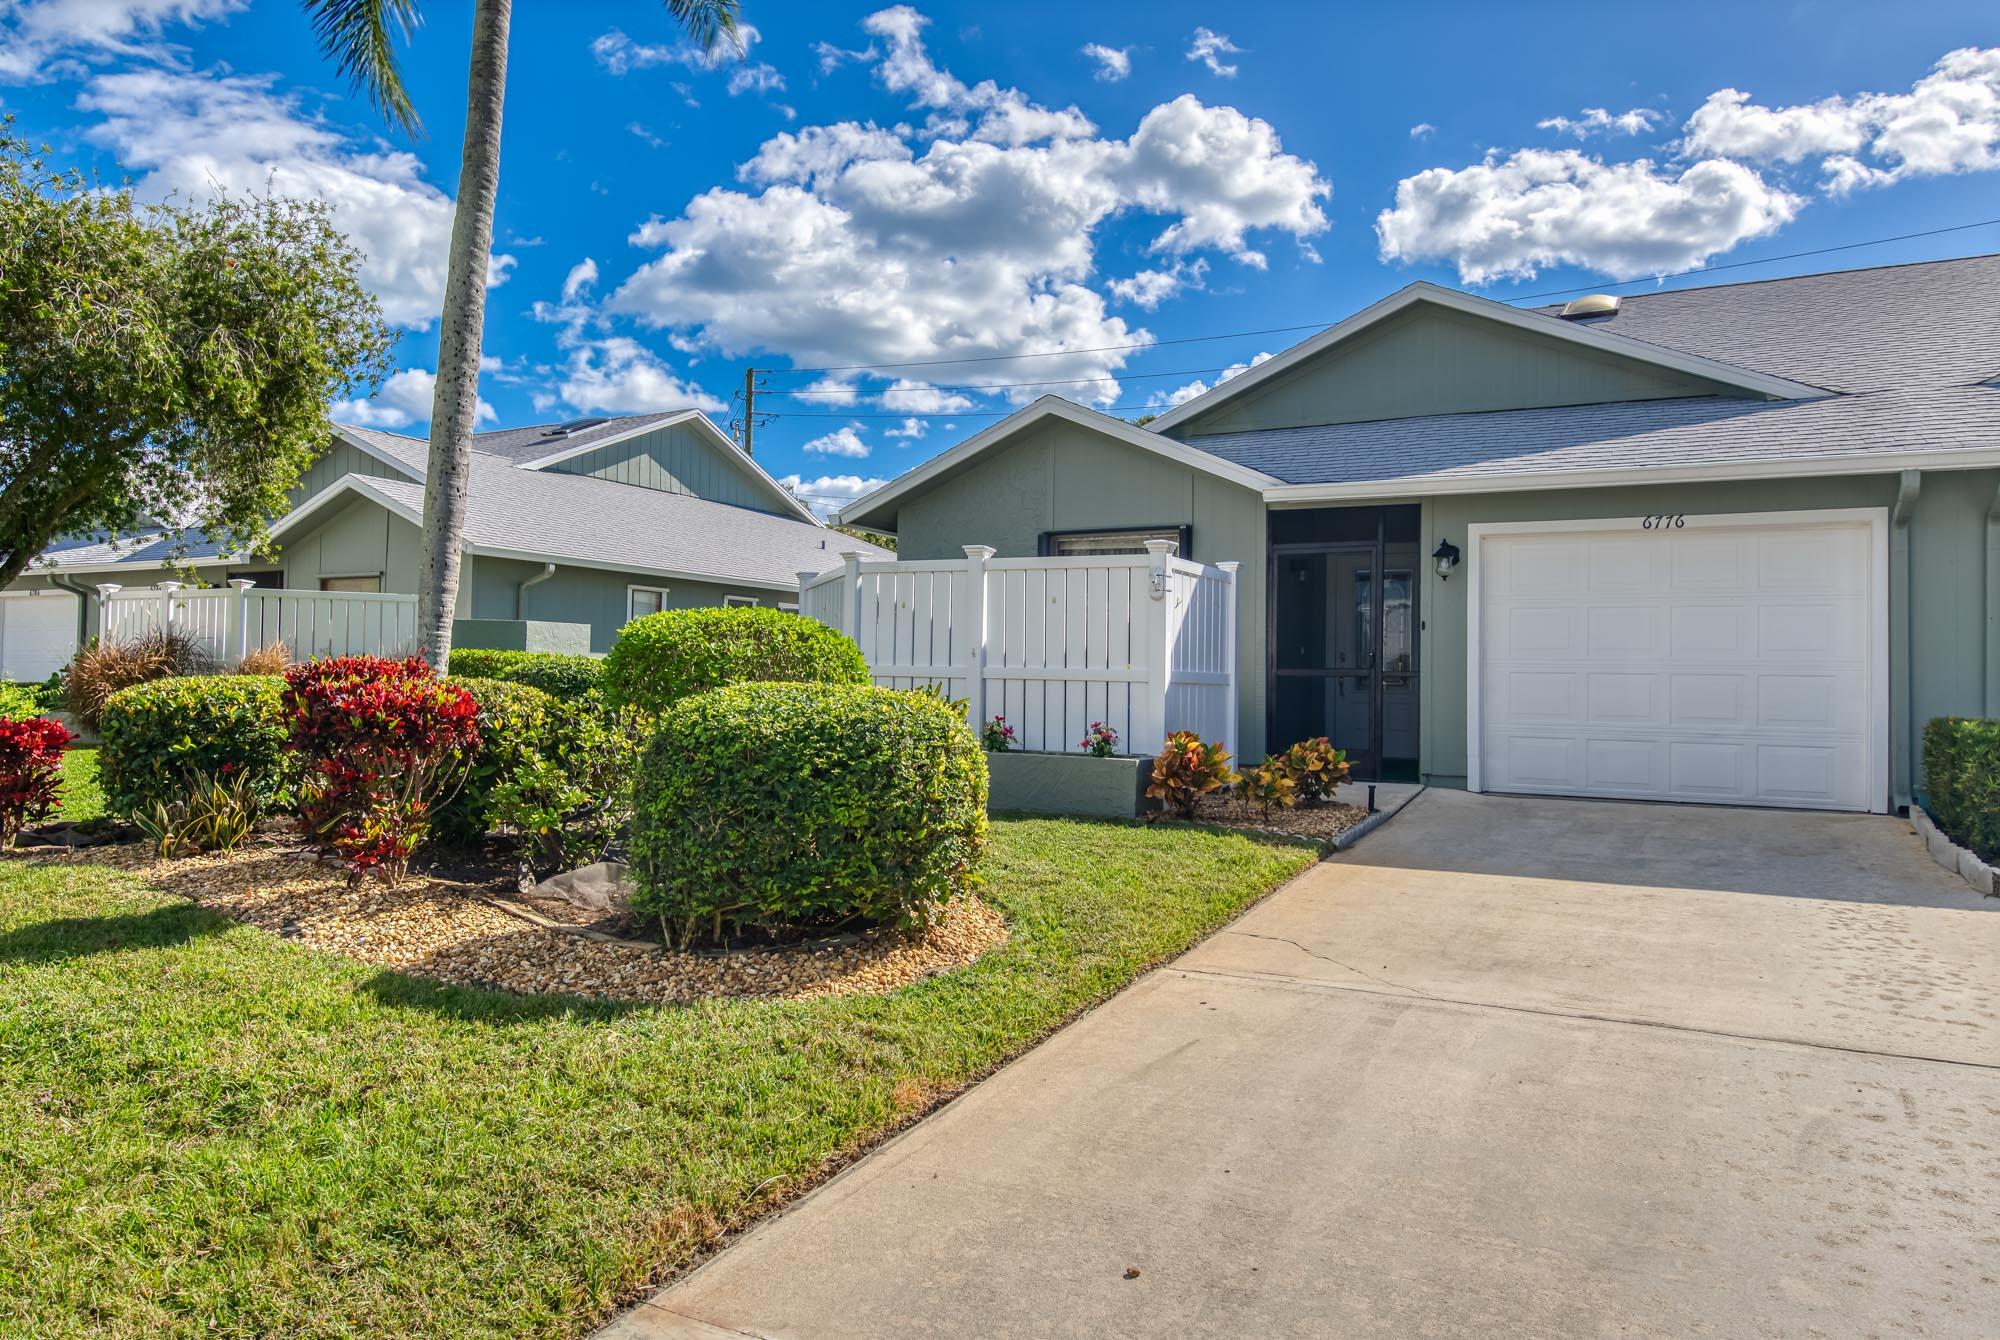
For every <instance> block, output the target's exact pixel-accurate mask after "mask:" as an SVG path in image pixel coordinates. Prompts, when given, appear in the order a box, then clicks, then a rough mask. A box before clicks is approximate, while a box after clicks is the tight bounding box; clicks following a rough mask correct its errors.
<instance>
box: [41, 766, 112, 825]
mask: <svg viewBox="0 0 2000 1340" xmlns="http://www.w3.org/2000/svg"><path fill="white" fill-rule="evenodd" d="M103 813H104V789H103V788H102V787H100V786H98V784H97V751H96V750H95V749H71V750H68V751H67V752H65V753H64V754H63V761H62V787H61V789H60V790H58V791H57V792H56V810H55V813H54V814H52V815H50V816H49V817H50V818H51V819H74V820H76V821H77V822H78V823H82V822H83V821H84V820H85V819H95V818H97V817H98V816H99V815H101V814H103Z"/></svg>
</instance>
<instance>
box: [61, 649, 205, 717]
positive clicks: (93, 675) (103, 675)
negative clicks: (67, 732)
mask: <svg viewBox="0 0 2000 1340" xmlns="http://www.w3.org/2000/svg"><path fill="white" fill-rule="evenodd" d="M213 669H215V660H214V658H213V657H211V656H210V655H209V654H208V649H207V648H206V647H204V646H203V645H202V644H201V642H200V641H199V640H197V639H196V638H195V637H194V636H193V635H192V634H190V633H184V632H181V631H179V630H178V629H168V630H166V631H154V632H150V633H144V634H141V635H140V636H138V637H136V638H132V639H130V640H129V641H124V642H105V641H103V640H101V639H100V640H98V641H95V642H92V643H91V644H90V645H89V646H87V647H85V648H84V649H83V650H82V651H79V652H78V653H77V654H76V656H75V658H74V659H73V660H71V661H70V663H69V675H68V684H69V710H70V711H72V712H74V713H75V714H76V719H77V720H78V721H81V722H82V723H83V724H84V725H85V726H87V727H89V728H90V729H91V730H96V729H97V727H98V724H99V722H98V718H99V716H100V715H101V714H102V713H103V711H104V707H105V704H107V703H109V702H110V701H111V696H112V695H113V694H115V693H117V692H118V691H119V690H120V689H128V688H131V687H132V686H133V685H134V684H145V683H149V682H151V681H152V680H156V679H177V678H180V677H182V676H186V675H205V674H207V673H209V672H210V671H211V670H213Z"/></svg>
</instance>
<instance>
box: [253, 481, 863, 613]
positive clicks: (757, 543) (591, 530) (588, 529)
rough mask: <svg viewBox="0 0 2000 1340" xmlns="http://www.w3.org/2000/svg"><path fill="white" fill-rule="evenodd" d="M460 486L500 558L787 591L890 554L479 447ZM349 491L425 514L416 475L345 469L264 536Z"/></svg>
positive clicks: (478, 542) (469, 515)
mask: <svg viewBox="0 0 2000 1340" xmlns="http://www.w3.org/2000/svg"><path fill="white" fill-rule="evenodd" d="M466 494H467V499H466V500H467V508H466V526H465V546H466V548H467V549H468V550H470V551H471V552H473V553H475V554H485V555H490V556H493V557H499V558H522V559H528V560H530V561H533V562H547V563H561V564H564V565H566V566H573V567H587V568H601V569H607V570H610V571H615V572H631V573H638V574H646V575H656V576H662V577H668V578H683V579H689V580H699V581H713V582H719V583H723V584H725V585H729V584H735V585H750V586H762V587H767V588H771V589H796V588H797V586H798V575H799V573H800V572H802V571H806V570H811V571H813V572H825V571H827V570H829V569H831V568H835V567H838V566H839V565H840V555H841V553H842V552H843V551H846V550H854V551H858V552H860V553H862V554H864V555H866V556H867V557H870V558H878V557H885V556H887V554H888V551H887V550H883V549H878V548H877V547H876V546H874V545H870V544H864V543H862V542H861V541H858V540H854V539H851V538H849V537H848V536H845V535H842V534H841V533H839V532H838V531H832V530H828V529H827V528H826V527H824V526H820V525H817V524H815V523H813V522H809V521H799V520H794V519H792V518H790V517H783V516H777V515H774V514H772V513H769V512H758V511H753V510H751V509H750V508H747V507H736V506H732V505H731V504H729V503H720V502H711V501H709V500H707V499H705V498H694V497H690V496H688V495H686V494H682V493H666V492H662V491H660V490H658V489H647V488H638V487H635V486H634V485H630V484H619V483H614V482H612V481H609V480H603V479H595V478H592V477H590V476H588V475H569V474H551V473H546V472H543V471H539V470H524V469H521V468H519V467H517V466H513V465H509V464H508V463H507V462H506V461H505V460H504V459H502V458H500V457H497V456H491V455H487V454H484V453H474V456H473V460H472V472H471V476H470V478H469V479H468V480H467V484H466ZM348 495H358V496H361V497H364V498H368V499H370V500H372V501H374V502H376V503H379V504H380V505H382V506H383V507H386V508H388V509H389V510H390V511H392V512H394V513H396V514H397V515H399V516H401V517H402V518H403V519H404V520H406V521H409V522H410V523H412V524H413V525H414V524H421V522H422V518H423V508H424V487H423V485H421V484H416V483H411V482H409V481H406V480H399V479H374V478H369V477H366V476H362V475H346V476H343V477H342V478H341V479H340V481H339V482H337V483H336V484H334V485H333V486H331V487H330V488H327V489H326V490H324V491H322V492H321V493H319V494H317V495H315V496H314V497H313V498H312V499H310V500H309V501H308V502H306V503H305V504H304V505H303V506H301V507H300V508H299V509H298V510H296V511H294V512H293V513H291V514H290V515H289V516H287V517H285V518H284V519H283V520H282V521H280V522H278V524H277V525H276V526H274V527H273V528H272V535H273V536H274V537H278V538H282V537H283V536H284V535H285V534H287V533H290V532H292V531H296V530H298V529H300V528H302V527H304V526H306V525H307V524H309V523H310V521H311V519H312V518H313V517H314V516H316V515H317V514H318V513H319V512H320V510H321V509H322V508H324V507H325V506H327V505H328V504H330V503H331V502H332V501H333V500H334V499H335V498H337V497H345V496H348Z"/></svg>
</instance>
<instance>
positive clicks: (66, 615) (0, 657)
mask: <svg viewBox="0 0 2000 1340" xmlns="http://www.w3.org/2000/svg"><path fill="white" fill-rule="evenodd" d="M74 655H76V597H75V596H73V595H71V594H69V593H68V592H67V591H57V592H48V593H36V594H33V595H29V594H26V593H19V594H0V679H4V680H18V681H24V682H25V681H33V680H39V679H47V678H48V677H49V676H50V675H52V674H54V673H55V672H56V671H57V670H60V669H62V667H64V666H65V665H68V664H69V660H70V657H72V656H74Z"/></svg>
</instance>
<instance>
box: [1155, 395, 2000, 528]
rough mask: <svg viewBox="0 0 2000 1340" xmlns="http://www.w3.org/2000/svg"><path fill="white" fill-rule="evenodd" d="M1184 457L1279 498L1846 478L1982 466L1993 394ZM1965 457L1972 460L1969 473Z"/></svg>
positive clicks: (1993, 420)
mask: <svg viewBox="0 0 2000 1340" xmlns="http://www.w3.org/2000/svg"><path fill="white" fill-rule="evenodd" d="M1187 441H1188V445H1189V446H1191V447H1196V448H1199V449H1200V450H1202V451H1207V452H1212V453H1213V454H1215V455H1217V456H1220V457H1221V458H1222V459H1224V460H1227V461H1233V462H1235V463H1236V464H1238V465H1245V466H1249V467H1250V468H1252V469H1255V470H1262V471H1264V472H1266V473H1268V474H1272V475H1276V476H1278V477H1279V478H1281V479H1283V480H1284V481H1285V484H1286V485H1287V486H1290V487H1289V488H1278V489H1267V490H1265V496H1266V497H1268V498H1272V499H1274V500H1279V499H1284V498H1287V497H1309V496H1318V495H1324V494H1328V493H1330V492H1332V491H1334V490H1337V491H1338V493H1339V495H1340V496H1352V497H1361V496H1367V495H1368V494H1370V493H1379V494H1382V495H1385V496H1386V495H1389V494H1409V493H1446V492H1473V491H1479V490H1485V489H1492V488H1496V487H1507V488H1524V487H1555V486H1569V487H1575V486H1580V485H1588V484H1596V483H1612V482H1626V481H1623V480H1619V479H1615V478H1613V477H1614V476H1617V475H1621V474H1627V473H1637V474H1640V475H1643V476H1644V477H1646V478H1648V479H1660V480H1666V479H1669V478H1672V477H1675V472H1686V473H1687V477H1689V478H1701V479H1724V478H1730V477H1742V476H1754V475H1760V474H1773V473H1778V474H1800V473H1814V474H1841V473H1852V472H1858V471H1881V470H1885V469H1902V468H1929V469H1949V468H1953V467H1955V466H1960V465H1971V464H1991V463H1993V462H1992V461H1991V460H1990V459H1988V458H1990V457H1992V456H1993V455H1994V453H1995V452H1996V450H2000V387H1993V386H1962V387H1943V388H1929V389H1920V390H1910V391H1880V392H1875V393H1872V394H1868V395H1853V396H1832V397H1827V398H1825V399H1819V400H1777V401H1770V400H1729V399H1723V398H1720V397H1709V396H1702V397H1693V398H1689V399H1684V400H1633V401H1624V402H1620V403H1617V404H1609V405H1564V406H1560V407H1557V408H1552V409H1517V410H1502V411H1497V412H1494V413H1487V414H1435V415H1427V416H1424V417H1422V418H1413V419H1378V420H1374V421H1371V422H1367V423H1335V424H1320V425H1315V426H1312V427H1306V428H1272V429H1263V430H1261V431H1258V432H1249V433H1224V434H1217V435H1213V436H1207V437H1192V438H1189V439H1188V440H1187ZM1970 455H1977V456H1978V457H1979V459H1978V460H1977V461H1974V460H1972V459H1970V458H1969V457H1970Z"/></svg>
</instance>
